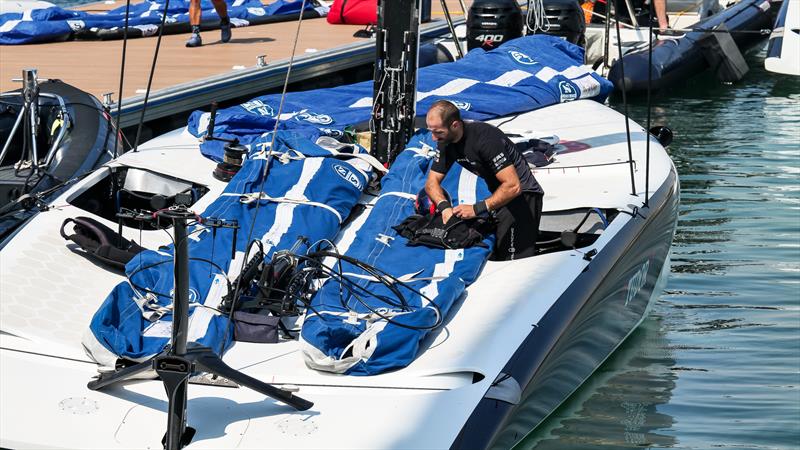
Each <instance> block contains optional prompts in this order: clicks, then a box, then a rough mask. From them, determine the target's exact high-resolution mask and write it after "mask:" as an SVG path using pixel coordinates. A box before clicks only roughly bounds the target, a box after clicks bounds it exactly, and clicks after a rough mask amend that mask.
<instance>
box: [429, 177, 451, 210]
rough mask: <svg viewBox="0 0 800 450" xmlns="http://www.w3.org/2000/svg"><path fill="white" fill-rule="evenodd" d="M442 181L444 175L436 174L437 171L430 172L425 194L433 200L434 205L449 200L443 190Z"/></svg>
mask: <svg viewBox="0 0 800 450" xmlns="http://www.w3.org/2000/svg"><path fill="white" fill-rule="evenodd" d="M442 180H444V174H443V173H439V172H436V171H435V170H429V171H428V179H427V180H425V192H426V193H427V194H428V197H430V198H431V201H433V204H434V205H438V204H439V202H441V201H442V200H447V197H445V195H444V189H442Z"/></svg>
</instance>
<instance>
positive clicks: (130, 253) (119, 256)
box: [61, 217, 144, 270]
mask: <svg viewBox="0 0 800 450" xmlns="http://www.w3.org/2000/svg"><path fill="white" fill-rule="evenodd" d="M70 222H72V223H74V225H73V227H72V229H73V230H74V231H75V233H74V234H71V235H67V233H66V232H65V231H64V229H65V228H66V226H67V224H69V223H70ZM61 237H63V238H64V239H66V240H68V241H72V242H74V243H76V244H78V246H79V247H80V248H81V250H83V251H84V252H86V255H88V256H89V257H91V258H94V259H97V260H99V261H100V262H102V263H104V264H106V265H109V266H111V267H113V268H115V269H120V270H125V264H127V263H128V261H130V260H131V259H133V257H134V256H136V254H138V253H139V252H141V251H143V250H144V248H143V247H141V246H139V244H137V243H136V242H133V241H131V240H128V239H125V238H123V237H122V236H120V235H119V233H117V232H116V231H114V230H112V229H111V228H108V227H107V226H105V225H103V224H102V223H100V222H98V221H96V220H94V219H90V218H89V217H75V218H74V219H67V220H65V221H64V223H62V224H61Z"/></svg>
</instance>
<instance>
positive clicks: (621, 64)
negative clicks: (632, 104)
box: [614, 0, 636, 196]
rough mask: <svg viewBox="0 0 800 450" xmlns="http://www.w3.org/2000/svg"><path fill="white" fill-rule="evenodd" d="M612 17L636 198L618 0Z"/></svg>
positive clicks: (632, 183)
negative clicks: (613, 19) (614, 25)
mask: <svg viewBox="0 0 800 450" xmlns="http://www.w3.org/2000/svg"><path fill="white" fill-rule="evenodd" d="M614 16H615V17H616V19H617V20H616V27H615V28H616V29H617V50H618V51H619V72H620V77H621V79H622V107H623V110H624V112H625V136H626V137H627V140H628V162H629V163H630V168H631V195H633V196H636V180H635V179H634V177H633V149H632V148H631V125H630V123H629V119H628V95H627V93H626V91H627V89H626V85H625V84H626V83H625V59H624V58H623V56H622V38H621V37H620V32H619V0H614Z"/></svg>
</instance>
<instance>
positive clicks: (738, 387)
mask: <svg viewBox="0 0 800 450" xmlns="http://www.w3.org/2000/svg"><path fill="white" fill-rule="evenodd" d="M747 60H748V63H749V65H750V68H751V70H750V73H748V75H747V76H746V77H745V79H744V80H742V81H741V82H739V83H735V84H734V85H721V84H720V83H718V82H717V81H716V80H714V79H713V77H710V76H706V77H698V78H695V79H692V80H690V81H688V82H687V83H685V84H684V85H683V86H679V87H677V88H675V89H672V90H670V91H669V92H661V93H658V94H656V95H655V96H654V98H653V103H654V108H653V114H652V119H653V125H667V126H670V127H671V128H672V129H673V130H674V131H675V140H674V142H673V144H672V145H671V147H670V149H668V151H669V152H670V155H671V156H672V158H673V160H674V161H675V165H676V167H677V169H678V172H679V174H680V177H681V197H682V204H681V209H680V212H679V220H678V228H677V231H676V237H675V241H674V244H673V249H672V250H673V255H672V272H671V274H670V278H669V280H668V283H667V288H666V290H665V292H664V294H663V295H662V297H661V299H660V300H659V301H658V302H657V304H656V305H655V307H654V310H653V317H651V318H650V319H648V320H646V321H645V322H644V324H643V326H642V327H641V328H640V329H639V330H637V332H636V333H634V334H633V335H632V336H631V338H630V339H629V340H628V341H627V342H626V343H625V344H624V345H623V347H621V348H620V350H619V351H618V352H617V353H615V354H614V355H612V358H611V359H610V360H609V361H608V362H607V363H606V364H605V365H604V366H603V367H602V368H601V369H600V370H599V371H598V372H597V373H596V374H595V375H594V376H593V377H591V378H590V379H589V380H588V381H587V383H586V385H585V386H584V387H582V388H581V389H580V390H579V391H578V392H577V393H576V394H575V395H574V396H573V397H572V398H571V399H570V400H568V402H567V403H566V404H565V405H563V406H562V408H560V409H559V410H557V411H556V412H555V414H554V415H553V416H551V418H550V419H548V420H547V421H545V422H544V423H543V424H542V425H541V426H540V427H539V428H538V429H537V430H536V431H535V433H533V434H532V435H530V436H528V437H527V438H526V440H525V441H523V442H522V443H521V445H520V446H519V448H523V449H534V448H535V449H537V450H539V449H545V450H546V449H625V448H643V447H644V448H672V447H679V448H682V449H708V448H730V449H739V448H748V449H750V448H769V449H797V448H798V443H800V345H798V342H800V178H798V176H800V145H798V144H800V77H794V78H792V77H785V76H778V75H772V74H769V73H766V72H765V71H764V70H763V66H762V65H763V51H762V52H760V53H758V54H751V55H747ZM618 109H621V108H618ZM630 115H631V118H633V119H634V120H636V121H637V122H640V123H642V124H644V121H645V118H646V109H645V104H644V102H643V101H642V100H636V101H634V103H633V104H632V105H631V106H630Z"/></svg>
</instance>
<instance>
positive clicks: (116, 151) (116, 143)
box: [114, 0, 131, 158]
mask: <svg viewBox="0 0 800 450" xmlns="http://www.w3.org/2000/svg"><path fill="white" fill-rule="evenodd" d="M130 13H131V0H127V2H126V3H125V29H124V30H123V31H122V62H121V63H120V69H119V92H118V93H117V130H118V131H119V133H120V134H122V130H120V129H119V120H120V118H121V117H122V82H123V81H124V80H125V54H126V53H127V51H128V16H129V15H130ZM118 156H119V139H114V158H116V157H118Z"/></svg>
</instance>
